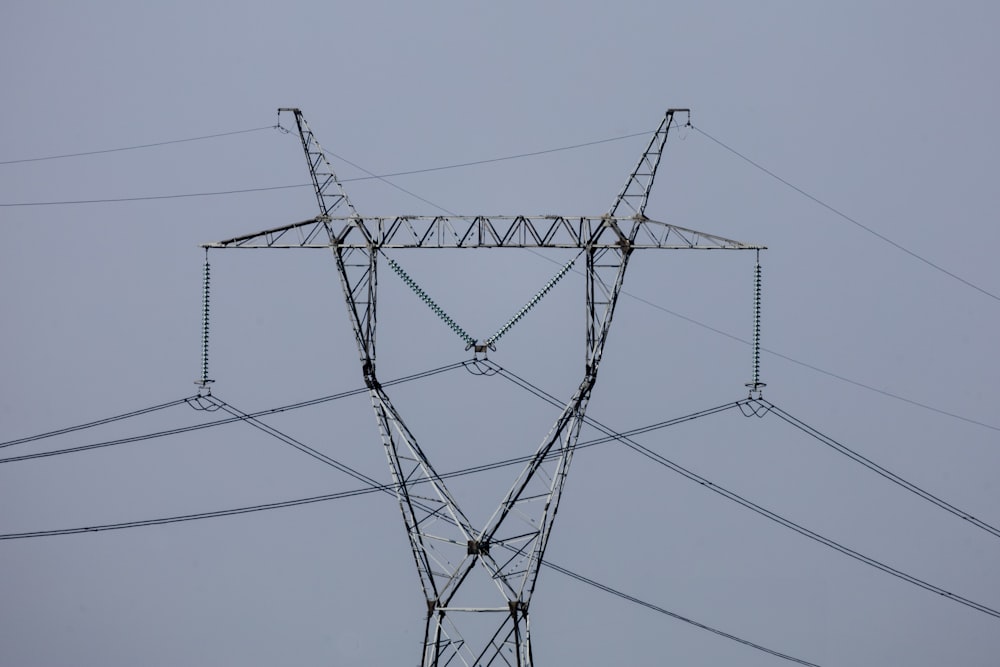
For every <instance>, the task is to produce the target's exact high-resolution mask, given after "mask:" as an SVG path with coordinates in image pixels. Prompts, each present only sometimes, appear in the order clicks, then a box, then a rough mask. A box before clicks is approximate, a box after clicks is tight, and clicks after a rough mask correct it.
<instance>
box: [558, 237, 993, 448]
mask: <svg viewBox="0 0 1000 667" xmlns="http://www.w3.org/2000/svg"><path fill="white" fill-rule="evenodd" d="M539 256H540V257H543V258H544V259H546V260H548V261H552V262H555V260H553V259H552V258H550V257H544V256H542V255H539ZM622 294H624V295H625V296H628V297H631V298H632V299H635V300H636V301H639V302H640V303H644V304H646V305H647V306H650V307H652V308H656V309H657V310H661V311H663V312H664V313H667V314H668V315H673V316H674V317H677V318H679V319H682V320H684V321H685V322H689V323H691V324H694V325H695V326H699V327H701V328H702V329H706V330H708V331H711V332H712V333H716V334H719V335H720V336H725V337H726V338H729V339H731V340H734V341H736V342H738V343H743V344H744V345H752V343H751V342H750V341H748V340H747V339H745V338H741V337H739V336H737V335H735V334H731V333H729V332H728V331H723V330H722V329H717V328H716V327H713V326H711V325H709V324H705V323H704V322H700V321H698V320H696V319H694V318H692V317H688V316H687V315H682V314H681V313H678V312H677V311H674V310H670V309H669V308H666V307H665V306H661V305H660V304H658V303H654V302H652V301H650V300H649V299H645V298H643V297H641V296H638V295H636V294H633V293H631V292H627V291H625V290H622ZM760 349H761V351H763V352H766V353H768V354H770V355H773V356H775V357H778V358H779V359H784V360H785V361H789V362H791V363H793V364H796V365H798V366H802V367H803V368H808V369H809V370H811V371H815V372H817V373H821V374H823V375H826V376H828V377H832V378H833V379H835V380H840V381H841V382H846V383H847V384H853V385H854V386H855V387H860V388H861V389H867V390H868V391H873V392H875V393H877V394H881V395H883V396H886V397H887V398H893V399H896V400H897V401H902V402H903V403H909V404H910V405H912V406H915V407H918V408H923V409H924V410H929V411H931V412H936V413H937V414H939V415H943V416H945V417H951V418H952V419H958V420H959V421H963V422H966V423H967V424H973V425H975V426H982V427H983V428H988V429H990V430H993V431H1000V426H996V425H994V424H989V423H987V422H983V421H979V420H977V419H972V418H971V417H965V416H963V415H960V414H957V413H954V412H949V411H948V410H943V409H941V408H938V407H935V406H933V405H929V404H927V403H921V402H920V401H917V400H914V399H912V398H907V397H905V396H901V395H899V394H894V393H893V392H891V391H887V390H885V389H879V388H878V387H874V386H872V385H870V384H865V383H864V382H859V381H857V380H852V379H850V378H849V377H845V376H843V375H839V374H837V373H834V372H832V371H828V370H825V369H823V368H820V367H819V366H814V365H812V364H810V363H807V362H805V361H800V360H799V359H795V358H794V357H790V356H788V355H786V354H782V353H781V352H778V351H776V350H772V349H770V348H766V347H761V348H760Z"/></svg>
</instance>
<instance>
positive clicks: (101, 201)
mask: <svg viewBox="0 0 1000 667" xmlns="http://www.w3.org/2000/svg"><path fill="white" fill-rule="evenodd" d="M308 187H312V184H311V183H299V184H296V185H273V186H270V187H263V188H243V189H240V190H219V191H215V192H187V193H183V194H175V195H147V196H142V197H117V198H108V199H67V200H63V201H35V202H13V203H5V204H0V206H68V205H74V204H115V203H120V202H130V201H153V200H157V199H187V198H189V197H216V196H220V195H238V194H244V193H247V192H269V191H271V190H288V189H291V188H308Z"/></svg>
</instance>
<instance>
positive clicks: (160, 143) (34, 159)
mask: <svg viewBox="0 0 1000 667" xmlns="http://www.w3.org/2000/svg"><path fill="white" fill-rule="evenodd" d="M277 128H278V126H277V125H265V126H263V127H252V128H250V129H249V130H234V131H232V132H219V133H218V134H206V135H203V136H200V137H188V138H187V139H171V140H170V141H158V142H156V143H152V144H139V145H137V146H123V147H122V148H105V149H102V150H97V151H85V152H83V153H64V154H62V155H48V156H45V157H27V158H21V159H19V160H3V161H0V164H20V163H23V162H41V161H43V160H61V159H63V158H70V157H82V156H84V155H100V154H102V153H118V152H121V151H135V150H139V149H140V148H153V147H154V146H167V145H169V144H183V143H186V142H189V141H202V140H204V139H216V138H218V137H230V136H232V135H234V134H247V133H250V132H260V131H261V130H274V129H277Z"/></svg>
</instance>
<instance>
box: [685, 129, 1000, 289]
mask: <svg viewBox="0 0 1000 667" xmlns="http://www.w3.org/2000/svg"><path fill="white" fill-rule="evenodd" d="M691 127H692V128H694V130H695V132H698V133H699V134H701V135H702V136H704V137H705V138H707V139H709V140H711V141H714V142H715V143H716V144H718V145H719V146H721V147H722V148H724V149H726V150H727V151H729V152H730V153H732V154H733V155H735V156H737V157H738V158H740V159H741V160H743V161H745V162H747V163H748V164H750V165H753V166H754V167H756V168H757V169H759V170H761V171H762V172H764V173H765V174H767V175H768V176H770V177H771V178H773V179H775V180H776V181H778V182H779V183H782V184H783V185H786V186H788V187H790V188H791V189H792V190H795V191H796V192H798V193H799V194H800V195H802V196H803V197H805V198H806V199H809V200H810V201H812V202H814V203H816V204H819V205H820V206H822V207H823V208H825V209H826V210H828V211H830V212H831V213H833V214H834V215H836V216H838V217H840V218H842V219H844V220H846V221H848V222H850V223H851V224H853V225H855V226H857V227H859V228H861V229H863V230H864V231H866V232H868V233H869V234H871V235H872V236H874V237H876V238H877V239H879V240H881V241H884V242H885V243H888V244H889V245H891V246H892V247H894V248H896V249H897V250H901V251H903V252H905V253H906V254H907V255H909V256H910V257H913V258H914V259H917V260H919V261H921V262H923V263H924V264H926V265H927V266H929V267H931V268H932V269H934V270H936V271H939V272H941V273H943V274H945V275H946V276H948V277H950V278H954V279H955V280H957V281H958V282H960V283H962V284H963V285H966V286H967V287H971V288H972V289H974V290H976V291H977V292H980V293H981V294H985V295H986V296H988V297H990V298H991V299H995V300H997V301H1000V296H997V295H996V294H994V293H993V292H990V291H989V290H986V289H983V288H982V287H980V286H979V285H976V284H975V283H973V282H971V281H969V280H966V279H965V278H963V277H961V276H959V275H957V274H955V273H952V272H951V271H949V270H948V269H946V268H944V267H943V266H941V265H940V264H936V263H934V262H932V261H931V260H929V259H927V258H926V257H924V256H922V255H919V254H917V253H916V252H914V251H912V250H910V249H909V248H907V247H905V246H903V245H902V244H900V243H897V242H896V241H893V240H892V239H890V238H889V237H888V236H886V235H884V234H880V233H879V232H877V231H875V230H874V229H872V228H871V227H869V226H867V225H865V224H863V223H861V222H859V221H858V220H856V219H855V218H852V217H851V216H849V215H847V214H846V213H844V212H843V211H841V210H839V209H836V208H834V207H833V206H831V205H830V204H827V203H826V202H825V201H823V200H821V199H819V198H818V197H816V196H814V195H811V194H809V193H808V192H806V191H805V190H803V189H802V188H800V187H798V186H797V185H795V184H793V183H791V182H789V181H787V180H785V179H784V178H782V177H781V176H778V175H777V174H776V173H774V172H773V171H771V170H770V169H768V168H767V167H765V166H763V165H761V164H760V163H758V162H755V161H753V160H751V159H750V158H749V157H747V156H746V155H744V154H743V153H740V152H739V151H738V150H736V149H735V148H733V147H732V146H729V145H728V144H725V143H723V142H722V141H720V140H719V139H716V138H715V137H713V136H712V135H710V134H708V133H707V132H705V131H704V130H702V129H701V128H699V127H695V126H694V125H692V126H691Z"/></svg>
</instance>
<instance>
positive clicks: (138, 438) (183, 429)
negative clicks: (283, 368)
mask: <svg viewBox="0 0 1000 667" xmlns="http://www.w3.org/2000/svg"><path fill="white" fill-rule="evenodd" d="M464 363H465V362H456V363H452V364H448V365H446V366H440V367H438V368H434V369H431V370H427V371H421V372H420V373H414V374H412V375H407V376H404V377H400V378H396V379H394V380H387V381H386V382H384V383H382V384H383V386H386V387H390V386H393V385H397V384H402V383H404V382H410V381H412V380H420V379H423V378H426V377H430V376H432V375H437V374H439V373H445V372H447V371H450V370H454V369H456V368H459V367H461V366H463V365H464ZM366 393H368V389H367V388H364V387H361V388H358V389H351V390H348V391H343V392H340V393H337V394H330V395H328V396H321V397H319V398H312V399H309V400H307V401H299V402H298V403H291V404H288V405H283V406H281V407H277V408H270V409H268V410H261V411H260V412H255V413H253V414H250V415H247V416H246V417H243V416H231V417H227V418H224V419H216V420H214V421H210V422H203V423H201V424H191V425H189V426H180V427H177V428H172V429H167V430H163V431H155V432H153V433H145V434H141V435H134V436H128V437H123V438H117V439H114V440H104V441H101V442H95V443H91V444H87V445H78V446H76V447H67V448H64V449H54V450H50V451H47V452H36V453H32V454H22V455H20V456H11V457H8V458H4V459H0V463H14V462H17V461H29V460H31V459H38V458H45V457H48V456H58V455H60V454H73V453H76V452H84V451H88V450H91V449H100V448H103V447H112V446H115V445H123V444H130V443H133V442H142V441H145V440H153V439H156V438H163V437H167V436H172V435H180V434H182V433H190V432H191V431H199V430H201V429H206V428H211V427H213V426H222V425H224V424H232V423H234V422H237V421H242V420H244V419H245V418H248V417H249V418H256V417H262V416H266V415H273V414H277V413H280V412H288V411H291V410H297V409H299V408H306V407H311V406H314V405H319V404H321V403H327V402H329V401H335V400H339V399H342V398H348V397H350V396H358V395H361V394H366ZM198 398H203V397H191V398H186V399H180V400H178V401H173V402H171V403H164V404H163V405H159V406H153V407H151V408H143V409H142V410H136V411H135V412H130V413H126V414H124V415H118V416H117V417H111V418H108V419H102V420H99V421H95V422H89V423H87V424H81V425H78V426H71V427H68V428H65V429H60V430H58V431H50V432H48V433H41V434H38V435H34V436H30V437H27V438H21V439H19V440H11V441H9V442H7V443H3V444H2V446H4V447H6V446H8V445H15V444H20V443H22V442H31V441H34V440H40V439H43V438H48V437H53V436H56V435H61V434H63V433H70V432H72V431H78V430H82V429H86V428H91V427H94V426H100V425H102V424H106V423H109V422H112V421H118V420H121V419H127V418H129V417H134V416H137V415H141V414H146V413H148V412H152V411H154V410H160V409H163V408H165V407H172V406H174V405H179V404H181V403H191V402H192V401H193V400H195V399H198Z"/></svg>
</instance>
